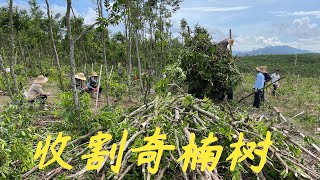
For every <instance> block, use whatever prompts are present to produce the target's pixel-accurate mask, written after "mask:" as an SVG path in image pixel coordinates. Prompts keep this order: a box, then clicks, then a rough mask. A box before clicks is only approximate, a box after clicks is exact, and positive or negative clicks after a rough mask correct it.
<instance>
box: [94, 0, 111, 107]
mask: <svg viewBox="0 0 320 180" xmlns="http://www.w3.org/2000/svg"><path fill="white" fill-rule="evenodd" d="M97 4H98V10H99V16H100V18H103V10H102V1H101V0H98V1H97ZM105 39H106V34H105V27H104V26H103V28H102V46H103V62H104V69H105V73H106V76H107V78H108V77H109V76H108V62H107V50H106V40H105ZM106 98H107V106H109V105H110V97H109V79H107V84H106Z"/></svg>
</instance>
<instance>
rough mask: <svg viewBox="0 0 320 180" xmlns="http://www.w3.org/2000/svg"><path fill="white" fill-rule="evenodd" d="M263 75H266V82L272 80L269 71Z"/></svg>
mask: <svg viewBox="0 0 320 180" xmlns="http://www.w3.org/2000/svg"><path fill="white" fill-rule="evenodd" d="M263 75H264V81H265V82H269V81H270V80H271V77H270V75H269V74H268V73H263Z"/></svg>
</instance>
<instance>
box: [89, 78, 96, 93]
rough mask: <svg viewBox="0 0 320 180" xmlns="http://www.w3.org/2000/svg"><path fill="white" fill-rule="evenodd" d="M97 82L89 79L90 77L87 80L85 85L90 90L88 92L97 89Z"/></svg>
mask: <svg viewBox="0 0 320 180" xmlns="http://www.w3.org/2000/svg"><path fill="white" fill-rule="evenodd" d="M97 84H98V83H97V81H95V80H94V79H92V78H91V77H90V79H89V81H88V83H87V87H88V88H89V89H90V90H92V89H94V88H96V87H97Z"/></svg>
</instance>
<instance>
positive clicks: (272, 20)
mask: <svg viewBox="0 0 320 180" xmlns="http://www.w3.org/2000/svg"><path fill="white" fill-rule="evenodd" d="M14 2H15V4H17V5H18V6H19V7H21V8H27V7H28V1H27V0H14ZM38 2H39V4H40V6H41V7H42V8H43V9H45V1H44V0H38ZM49 2H50V4H51V8H52V10H53V12H55V13H58V12H59V13H65V9H66V8H65V4H66V1H65V0H49ZM93 2H94V1H93V0H77V1H76V0H74V1H73V7H74V9H75V11H76V14H77V15H81V16H82V17H84V19H85V23H87V24H91V23H93V22H94V18H95V17H96V12H95V8H96V5H95V4H94V3H93ZM6 4H7V1H6V0H0V5H1V6H5V5H6ZM181 18H185V19H186V20H187V22H188V23H189V25H190V26H194V25H195V24H199V25H201V26H204V27H206V28H207V29H208V30H209V32H210V33H211V34H212V37H213V39H214V40H215V41H219V40H221V39H224V38H226V37H228V33H229V29H232V31H233V37H234V39H235V46H234V48H233V49H234V50H239V51H247V50H253V49H257V48H260V47H265V46H270V45H289V46H292V47H296V48H300V49H306V50H310V51H313V52H320V1H319V0H304V1H301V0H230V1H226V0H184V1H183V2H182V5H181V9H180V10H179V11H177V12H176V13H175V14H174V15H173V17H172V23H173V25H174V27H173V28H172V31H173V33H174V36H179V26H180V20H181ZM113 29H114V30H117V29H119V27H118V28H117V27H116V28H113Z"/></svg>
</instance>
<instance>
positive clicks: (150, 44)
mask: <svg viewBox="0 0 320 180" xmlns="http://www.w3.org/2000/svg"><path fill="white" fill-rule="evenodd" d="M149 26H150V40H149V46H150V47H149V48H150V49H149V58H150V59H149V67H150V66H151V65H152V64H153V55H152V36H153V31H152V20H151V19H150V22H149Z"/></svg>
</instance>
